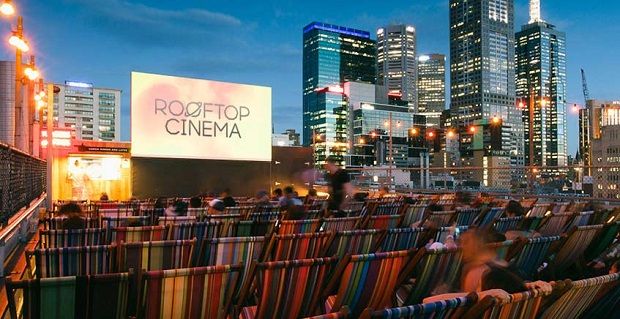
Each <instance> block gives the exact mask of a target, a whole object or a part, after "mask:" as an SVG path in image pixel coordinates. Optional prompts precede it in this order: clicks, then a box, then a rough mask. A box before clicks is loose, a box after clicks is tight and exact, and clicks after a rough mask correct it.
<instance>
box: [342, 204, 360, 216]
mask: <svg viewBox="0 0 620 319" xmlns="http://www.w3.org/2000/svg"><path fill="white" fill-rule="evenodd" d="M363 208H364V202H354V201H350V202H346V203H345V204H344V206H343V208H342V211H343V212H344V213H345V215H346V216H358V215H360V213H361V212H362V209H363Z"/></svg>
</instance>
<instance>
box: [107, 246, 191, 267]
mask: <svg viewBox="0 0 620 319" xmlns="http://www.w3.org/2000/svg"><path fill="white" fill-rule="evenodd" d="M195 244H196V240H195V239H192V240H166V241H151V242H134V243H122V244H121V245H120V246H119V247H118V250H119V254H118V269H119V270H120V271H129V270H131V269H133V270H134V271H135V272H140V271H142V270H146V271H150V270H165V269H175V268H188V267H191V266H192V253H193V249H194V245H195Z"/></svg>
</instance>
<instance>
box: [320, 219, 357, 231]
mask: <svg viewBox="0 0 620 319" xmlns="http://www.w3.org/2000/svg"><path fill="white" fill-rule="evenodd" d="M361 221H362V216H354V217H341V218H324V219H323V227H322V229H323V230H324V231H330V230H331V231H345V230H354V229H357V227H358V225H359V224H360V223H361Z"/></svg>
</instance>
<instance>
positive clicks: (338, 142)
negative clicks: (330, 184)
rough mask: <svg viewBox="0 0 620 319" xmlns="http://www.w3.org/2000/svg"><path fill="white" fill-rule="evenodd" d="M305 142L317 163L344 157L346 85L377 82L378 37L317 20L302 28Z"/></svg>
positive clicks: (345, 141) (345, 143)
mask: <svg viewBox="0 0 620 319" xmlns="http://www.w3.org/2000/svg"><path fill="white" fill-rule="evenodd" d="M303 45H304V48H303V79H302V81H303V82H302V86H303V94H304V97H303V140H304V145H306V146H308V145H311V144H314V149H315V163H318V164H320V163H321V162H322V161H323V160H324V159H325V157H327V156H330V155H335V156H337V157H340V158H343V156H344V154H345V153H346V146H347V145H348V144H347V133H348V132H347V122H348V120H347V116H348V114H347V108H346V101H345V98H344V95H343V93H344V89H343V88H342V85H343V83H344V82H347V81H357V82H364V83H372V84H374V83H375V60H376V59H375V41H374V40H372V39H370V33H369V32H367V31H362V30H357V29H352V28H347V27H341V26H337V25H332V24H326V23H321V22H312V23H310V24H309V25H307V26H305V27H304V29H303Z"/></svg>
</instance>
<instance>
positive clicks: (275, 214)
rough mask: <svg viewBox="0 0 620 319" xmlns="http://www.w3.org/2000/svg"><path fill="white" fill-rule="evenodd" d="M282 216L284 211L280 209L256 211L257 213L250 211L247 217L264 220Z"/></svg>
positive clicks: (248, 218)
mask: <svg viewBox="0 0 620 319" xmlns="http://www.w3.org/2000/svg"><path fill="white" fill-rule="evenodd" d="M281 216H282V213H281V212H280V211H267V212H255V213H250V214H249V215H248V216H247V217H246V219H247V220H254V221H261V222H262V221H269V220H276V219H279V218H280V217H281Z"/></svg>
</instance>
